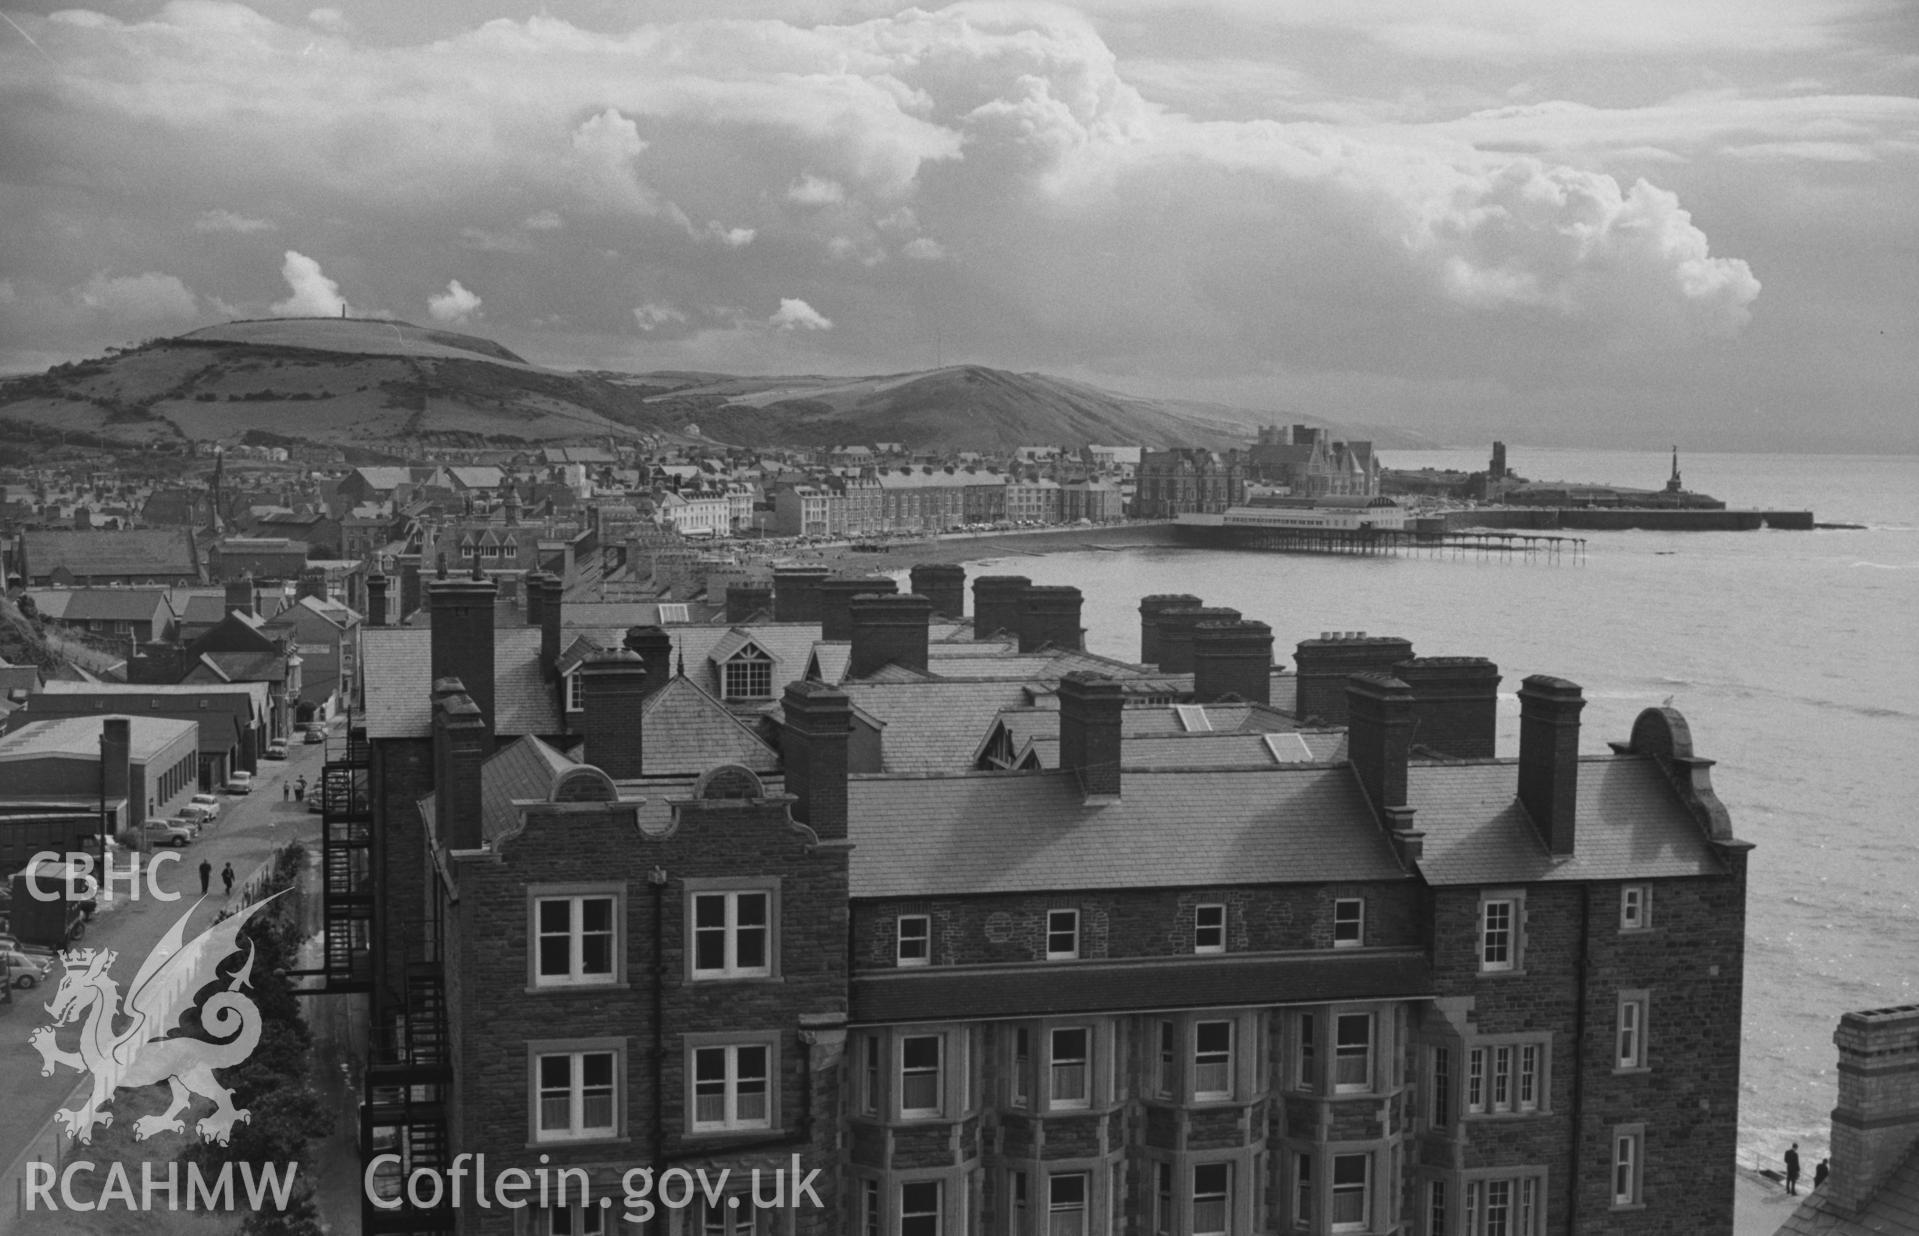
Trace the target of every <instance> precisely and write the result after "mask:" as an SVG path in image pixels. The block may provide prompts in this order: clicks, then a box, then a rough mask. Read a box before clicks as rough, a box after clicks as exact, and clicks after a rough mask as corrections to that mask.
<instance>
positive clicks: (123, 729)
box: [100, 717, 158, 828]
mask: <svg viewBox="0 0 1919 1236" xmlns="http://www.w3.org/2000/svg"><path fill="white" fill-rule="evenodd" d="M132 763H133V721H132V719H131V718H128V717H106V718H104V719H103V720H102V721H101V723H100V802H101V805H102V806H105V805H107V804H110V803H112V802H113V801H114V800H115V799H120V798H129V799H130V795H132V793H133V769H132ZM155 797H158V796H157V795H156V796H155ZM145 810H146V804H145V803H139V802H133V801H131V800H129V801H128V803H127V818H126V824H127V826H128V827H130V828H138V827H140V826H141V825H142V824H143V823H144V822H145V819H144V817H143V816H142V815H141V813H142V812H143V811H145ZM105 823H106V821H105V820H104V819H102V821H101V825H102V827H104V826H105Z"/></svg>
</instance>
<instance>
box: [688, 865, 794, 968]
mask: <svg viewBox="0 0 1919 1236" xmlns="http://www.w3.org/2000/svg"><path fill="white" fill-rule="evenodd" d="M753 896H759V897H763V898H765V902H764V905H765V907H766V921H765V922H764V923H763V924H746V925H744V926H742V924H741V923H740V905H741V899H742V898H746V897H753ZM711 898H717V899H721V903H722V904H723V906H724V907H725V909H724V912H723V922H722V923H721V925H719V926H718V927H713V926H706V927H702V926H700V921H699V914H700V907H701V903H702V902H703V901H706V900H708V899H711ZM779 922H780V890H779V883H778V881H777V880H771V881H765V882H759V883H753V884H740V883H736V882H733V881H729V880H725V879H718V880H711V881H709V880H688V881H687V882H686V943H687V948H686V970H687V978H688V979H690V980H692V981H695V982H713V981H719V980H726V979H753V978H775V977H777V976H778V975H779V956H780V932H779ZM753 930H758V931H760V932H761V933H763V942H762V948H763V949H764V958H765V961H764V964H762V965H758V966H743V965H741V964H739V954H740V943H741V941H742V939H743V938H744V933H745V932H748V931H753ZM715 931H718V932H720V933H721V939H722V940H723V945H722V949H723V960H722V962H721V964H720V965H719V966H716V967H703V966H701V965H700V944H701V943H702V940H703V933H711V932H715Z"/></svg>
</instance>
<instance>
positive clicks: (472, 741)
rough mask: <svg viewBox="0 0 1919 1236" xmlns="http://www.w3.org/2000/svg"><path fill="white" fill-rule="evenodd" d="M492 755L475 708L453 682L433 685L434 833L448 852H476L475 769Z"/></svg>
mask: <svg viewBox="0 0 1919 1236" xmlns="http://www.w3.org/2000/svg"><path fill="white" fill-rule="evenodd" d="M492 752H493V738H492V735H491V733H490V732H489V731H488V729H487V727H486V721H485V719H484V717H483V716H482V714H481V711H480V706H479V704H478V703H477V702H476V701H475V700H474V699H473V698H472V696H470V695H468V694H467V692H466V688H465V687H464V686H462V685H461V682H460V680H459V679H458V678H449V677H437V676H436V678H435V681H434V683H433V789H434V798H435V800H436V801H435V804H434V817H433V818H434V830H435V832H436V833H437V834H438V835H439V840H440V842H441V843H442V844H443V845H445V846H446V847H447V848H448V849H453V850H477V849H479V848H480V844H481V842H482V840H483V839H484V833H483V830H482V828H481V822H480V769H481V766H482V765H484V764H485V763H486V758H487V756H488V755H490V754H492Z"/></svg>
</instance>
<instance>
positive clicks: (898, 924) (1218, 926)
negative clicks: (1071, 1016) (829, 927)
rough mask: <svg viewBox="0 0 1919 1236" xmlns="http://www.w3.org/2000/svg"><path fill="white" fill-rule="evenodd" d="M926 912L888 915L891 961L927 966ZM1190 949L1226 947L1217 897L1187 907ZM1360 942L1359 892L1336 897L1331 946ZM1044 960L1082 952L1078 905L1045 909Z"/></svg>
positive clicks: (1363, 926) (930, 951)
mask: <svg viewBox="0 0 1919 1236" xmlns="http://www.w3.org/2000/svg"><path fill="white" fill-rule="evenodd" d="M932 921H933V920H932V916H931V914H929V913H927V912H925V911H923V910H917V909H916V910H912V911H908V912H905V913H902V914H900V915H899V916H898V917H896V918H895V919H894V952H893V960H894V964H896V965H900V966H926V965H932V964H933V962H934V957H933V940H932V934H933V932H932ZM1192 933H1193V935H1192V938H1193V952H1195V953H1224V952H1226V951H1227V911H1226V906H1225V905H1224V904H1223V903H1220V902H1202V903H1200V904H1199V905H1196V906H1194V907H1193V917H1192ZM1365 942H1366V902H1365V899H1364V898H1360V897H1341V898H1338V899H1336V900H1335V901H1334V902H1333V912H1332V945H1333V947H1334V948H1357V947H1359V946H1360V945H1362V944H1364V943H1365ZM1044 955H1045V959H1046V960H1047V961H1077V960H1079V959H1080V958H1081V957H1083V956H1085V951H1084V947H1083V941H1082V939H1081V934H1080V912H1079V910H1078V909H1066V908H1061V909H1052V910H1048V911H1047V912H1046V940H1045V949H1044Z"/></svg>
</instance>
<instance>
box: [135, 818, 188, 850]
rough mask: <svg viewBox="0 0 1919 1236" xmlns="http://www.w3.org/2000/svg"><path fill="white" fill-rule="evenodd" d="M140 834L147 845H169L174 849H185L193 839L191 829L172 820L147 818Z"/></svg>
mask: <svg viewBox="0 0 1919 1236" xmlns="http://www.w3.org/2000/svg"><path fill="white" fill-rule="evenodd" d="M142 834H143V835H144V836H145V838H146V842H147V844H148V845H170V846H173V847H174V848H175V849H185V848H186V846H187V845H188V844H190V843H191V842H192V841H193V830H192V829H191V828H189V827H187V826H186V825H184V824H176V823H174V822H173V821H172V820H148V821H147V826H146V828H145V829H143V830H142Z"/></svg>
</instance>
